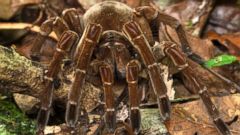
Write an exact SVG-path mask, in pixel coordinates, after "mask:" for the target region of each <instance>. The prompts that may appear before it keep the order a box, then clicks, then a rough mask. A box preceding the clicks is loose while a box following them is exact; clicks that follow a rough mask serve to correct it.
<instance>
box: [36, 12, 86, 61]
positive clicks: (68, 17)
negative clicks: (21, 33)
mask: <svg viewBox="0 0 240 135" xmlns="http://www.w3.org/2000/svg"><path fill="white" fill-rule="evenodd" d="M83 28H84V27H83V23H82V17H81V16H80V15H79V14H78V13H77V11H76V9H66V10H64V11H63V13H62V18H60V17H53V18H50V19H48V20H46V21H45V22H43V23H42V25H41V27H40V32H39V33H38V35H37V37H36V38H35V40H34V41H33V45H34V46H33V47H32V49H31V58H32V59H33V60H35V61H39V57H40V54H41V52H40V51H41V48H42V45H43V43H44V42H45V40H46V38H47V37H48V35H49V34H50V33H51V32H52V31H54V32H55V33H56V35H57V37H58V38H60V37H61V35H62V34H63V32H65V31H67V30H72V31H74V32H76V33H77V34H78V35H79V37H81V35H82V33H83Z"/></svg>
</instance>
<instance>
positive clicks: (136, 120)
mask: <svg viewBox="0 0 240 135" xmlns="http://www.w3.org/2000/svg"><path fill="white" fill-rule="evenodd" d="M130 114H131V115H130V120H131V125H132V128H133V131H134V134H135V135H137V134H139V132H140V126H141V114H140V111H139V109H132V110H131V112H130Z"/></svg>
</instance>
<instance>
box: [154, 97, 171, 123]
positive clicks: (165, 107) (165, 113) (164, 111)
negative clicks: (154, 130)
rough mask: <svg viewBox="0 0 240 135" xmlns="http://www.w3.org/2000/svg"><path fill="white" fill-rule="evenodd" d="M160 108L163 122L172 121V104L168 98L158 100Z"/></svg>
mask: <svg viewBox="0 0 240 135" xmlns="http://www.w3.org/2000/svg"><path fill="white" fill-rule="evenodd" d="M157 101H158V108H159V112H160V115H161V118H162V120H163V121H167V120H169V119H170V114H171V103H170V101H169V98H168V97H167V96H165V97H160V98H158V100H157Z"/></svg>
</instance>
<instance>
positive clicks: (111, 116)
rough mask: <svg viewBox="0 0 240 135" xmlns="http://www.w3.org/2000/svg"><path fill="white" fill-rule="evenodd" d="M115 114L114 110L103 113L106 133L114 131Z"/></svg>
mask: <svg viewBox="0 0 240 135" xmlns="http://www.w3.org/2000/svg"><path fill="white" fill-rule="evenodd" d="M116 123H117V122H116V114H115V112H114V111H107V112H106V113H105V124H106V129H107V131H108V133H114V131H115V129H116Z"/></svg>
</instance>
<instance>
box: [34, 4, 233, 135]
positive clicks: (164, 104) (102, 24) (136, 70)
mask: <svg viewBox="0 0 240 135" xmlns="http://www.w3.org/2000/svg"><path fill="white" fill-rule="evenodd" d="M153 23H155V24H161V23H163V24H166V25H169V26H170V27H172V28H173V29H175V31H176V32H177V35H178V38H179V40H180V43H181V47H182V49H181V48H180V47H179V45H177V44H176V43H174V42H170V41H161V40H160V39H158V38H156V37H154V35H153V34H152V33H153V31H156V30H154V29H153V26H152V24H153ZM41 30H42V31H41V32H40V34H39V35H41V36H38V37H36V40H35V41H34V47H33V48H32V54H31V57H32V58H33V59H36V60H37V59H38V58H39V56H40V55H41V53H40V52H41V51H40V49H41V44H42V43H43V41H44V40H45V37H46V36H47V35H48V34H49V33H50V32H51V31H55V33H56V35H57V36H58V37H59V41H58V44H57V48H56V50H55V53H54V56H53V59H52V61H51V62H50V64H49V66H48V70H47V72H46V74H45V76H44V78H45V90H44V96H42V97H41V107H40V111H39V114H38V120H37V121H38V133H43V130H44V128H45V126H46V125H47V122H48V118H49V114H50V108H51V102H52V96H53V90H54V87H53V85H54V81H55V79H56V77H57V74H58V73H59V72H60V66H61V62H62V60H63V58H64V57H65V56H68V57H69V58H70V59H71V60H72V61H73V65H74V71H75V77H74V81H73V83H72V86H71V88H70V89H69V95H68V101H67V107H66V115H65V119H66V123H67V125H68V126H69V127H75V125H76V123H77V121H78V115H79V107H80V104H79V100H80V98H81V88H82V86H83V83H84V81H85V78H86V76H87V75H88V74H89V64H90V63H91V62H93V61H97V62H93V63H94V64H95V65H94V67H95V68H94V69H95V71H94V72H96V75H98V76H100V78H101V82H102V86H103V91H104V101H105V115H104V120H105V125H106V128H107V131H108V132H109V133H113V132H114V131H115V128H116V112H115V101H114V94H113V85H114V81H117V80H118V79H119V78H121V79H125V80H126V82H127V84H128V92H129V104H130V105H129V111H130V125H131V128H132V130H133V132H134V134H139V133H140V130H141V129H140V124H141V116H140V110H139V104H140V99H139V97H138V96H137V95H138V93H139V87H138V86H139V83H140V82H139V81H138V80H139V78H140V75H139V74H140V72H146V73H147V75H148V78H149V80H150V82H151V87H152V88H153V91H154V93H155V94H156V97H157V103H158V107H159V112H160V115H161V118H162V119H163V120H164V121H166V120H169V119H170V114H171V107H170V101H169V97H168V96H167V88H166V85H165V83H164V81H163V79H162V77H161V75H160V74H161V69H160V67H159V63H158V59H157V58H156V57H155V56H156V55H155V54H154V51H153V49H154V48H156V47H160V48H162V49H161V52H162V53H163V55H165V56H166V57H169V58H170V60H171V61H172V62H173V64H174V65H175V66H176V67H177V69H178V70H179V71H181V72H182V73H183V75H184V77H186V78H187V79H188V80H189V81H190V82H191V83H192V85H193V86H194V87H193V91H194V92H197V93H198V94H199V96H200V98H201V99H202V101H203V103H204V105H205V107H206V109H207V111H208V113H209V115H210V116H211V118H212V120H213V123H214V125H215V127H216V128H217V130H218V131H219V133H220V134H222V135H230V134H231V132H230V130H229V128H228V126H227V125H226V123H225V122H224V121H223V120H222V119H221V118H220V115H219V111H218V109H217V108H216V107H215V105H214V104H213V102H212V101H211V99H210V97H209V94H208V90H207V88H206V87H205V86H204V85H203V84H202V82H201V80H200V79H199V78H198V77H196V75H195V73H194V71H193V69H192V67H191V66H190V65H189V64H188V56H190V57H191V58H192V59H197V57H196V56H194V55H193V53H192V52H191V48H190V47H189V43H188V41H187V38H186V34H185V31H184V30H183V27H182V26H181V24H180V23H179V22H178V21H177V20H176V19H175V18H173V17H170V16H169V15H166V14H164V13H161V12H159V11H158V10H157V9H155V8H153V7H151V6H142V7H138V8H136V9H135V10H134V9H132V8H130V7H129V6H127V5H126V4H123V3H121V2H117V1H104V2H100V3H97V4H95V5H94V6H92V7H91V8H90V9H88V10H87V11H86V12H85V13H84V15H80V14H79V13H78V12H77V11H76V10H75V9H66V10H64V11H63V13H62V16H61V17H55V18H50V19H48V20H47V21H45V22H44V23H43V24H42V25H41ZM156 41H157V42H160V44H159V45H155V42H156ZM199 61H201V60H199ZM117 78H118V79H117Z"/></svg>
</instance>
